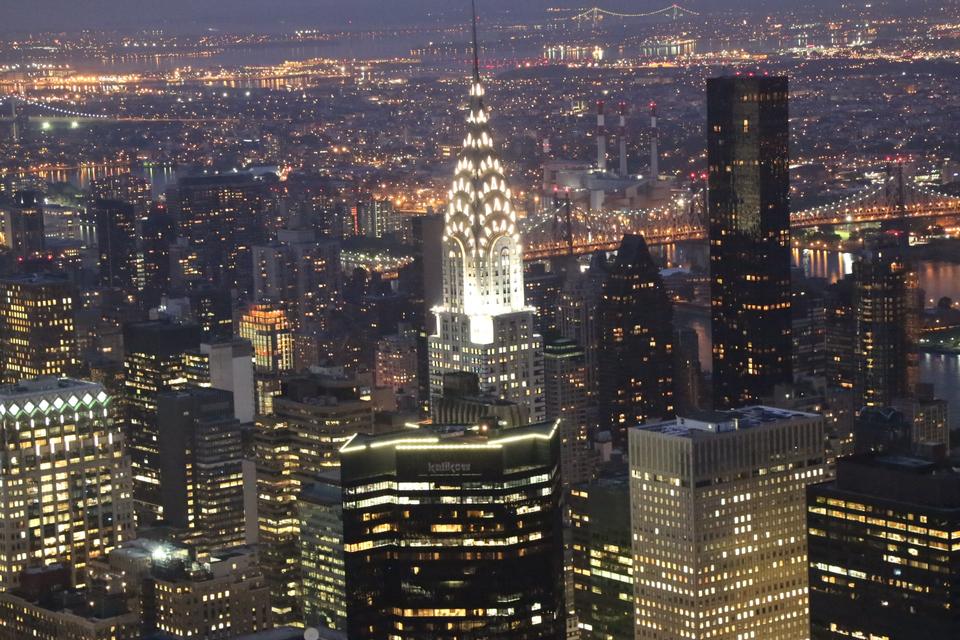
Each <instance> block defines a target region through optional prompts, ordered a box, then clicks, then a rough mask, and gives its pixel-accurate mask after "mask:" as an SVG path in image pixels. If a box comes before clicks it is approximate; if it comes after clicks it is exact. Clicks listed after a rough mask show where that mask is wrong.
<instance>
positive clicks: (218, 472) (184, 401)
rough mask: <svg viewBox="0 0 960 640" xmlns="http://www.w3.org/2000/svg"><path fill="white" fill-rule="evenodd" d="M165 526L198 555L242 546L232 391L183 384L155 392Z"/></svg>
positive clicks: (237, 434)
mask: <svg viewBox="0 0 960 640" xmlns="http://www.w3.org/2000/svg"><path fill="white" fill-rule="evenodd" d="M157 423H158V425H159V429H158V432H159V434H160V435H159V443H158V445H159V446H158V449H159V452H160V499H161V505H162V507H163V516H164V521H165V523H166V524H168V525H170V526H172V527H176V528H178V529H182V530H185V531H186V532H188V541H189V543H190V544H191V546H194V547H195V548H196V549H197V550H198V551H199V552H200V553H202V554H208V553H210V552H211V551H216V550H223V549H227V548H230V547H236V546H240V545H242V544H244V542H245V537H244V513H243V472H242V469H241V461H242V456H243V451H242V442H241V434H240V423H239V422H238V421H237V419H236V418H235V417H234V415H233V394H231V393H230V392H228V391H221V390H219V389H203V388H200V387H188V388H185V389H182V390H180V391H172V392H168V393H163V394H160V395H159V396H157Z"/></svg>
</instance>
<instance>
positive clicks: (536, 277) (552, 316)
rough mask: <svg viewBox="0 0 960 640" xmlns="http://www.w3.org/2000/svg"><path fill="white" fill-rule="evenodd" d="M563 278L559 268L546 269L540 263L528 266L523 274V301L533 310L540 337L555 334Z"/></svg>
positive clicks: (545, 266)
mask: <svg viewBox="0 0 960 640" xmlns="http://www.w3.org/2000/svg"><path fill="white" fill-rule="evenodd" d="M564 277H565V274H564V272H563V269H562V268H561V267H557V268H554V269H547V265H545V264H544V263H542V262H534V263H533V264H531V265H529V266H528V267H527V268H526V271H525V273H524V274H523V288H524V291H525V294H524V300H526V302H527V304H528V305H530V306H531V307H533V308H534V310H535V311H534V312H535V318H536V321H537V331H538V332H540V334H541V335H556V334H557V308H558V305H559V302H560V290H561V288H562V286H563V281H564Z"/></svg>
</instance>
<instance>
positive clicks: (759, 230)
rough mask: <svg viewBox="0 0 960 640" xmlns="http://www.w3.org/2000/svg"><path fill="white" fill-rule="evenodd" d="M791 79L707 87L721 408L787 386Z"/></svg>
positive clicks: (733, 80) (717, 82)
mask: <svg viewBox="0 0 960 640" xmlns="http://www.w3.org/2000/svg"><path fill="white" fill-rule="evenodd" d="M787 104H788V91H787V79H786V78H785V77H767V76H762V77H757V76H736V77H723V78H711V79H710V80H708V81H707V161H708V164H709V188H710V194H709V216H710V221H709V236H710V270H711V274H710V275H711V287H710V298H711V302H710V306H711V325H712V330H713V388H714V405H715V406H716V407H717V408H724V407H734V406H738V405H743V404H746V403H748V402H750V401H753V400H756V399H758V398H760V397H764V396H769V395H770V394H771V393H772V391H773V388H774V386H775V385H777V384H779V383H783V382H790V381H791V379H792V374H791V369H792V365H791V338H790V323H791V318H790V200H789V191H790V174H789V144H788V143H789V135H790V132H789V124H788V107H787Z"/></svg>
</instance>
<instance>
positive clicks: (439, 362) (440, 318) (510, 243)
mask: <svg viewBox="0 0 960 640" xmlns="http://www.w3.org/2000/svg"><path fill="white" fill-rule="evenodd" d="M476 54H477V46H476V42H474V68H473V83H472V85H471V86H470V112H469V115H468V116H467V135H466V137H465V138H464V140H463V149H462V150H461V152H460V156H459V159H458V161H457V169H456V174H455V175H454V179H453V185H452V187H451V189H450V194H449V198H450V204H449V208H448V210H447V214H446V219H445V225H444V233H443V254H444V255H443V268H442V270H443V303H442V304H441V305H440V306H439V307H436V308H434V312H435V313H436V316H437V333H436V334H435V335H433V336H430V339H429V349H430V389H431V391H430V397H431V399H435V398H437V397H438V396H439V395H440V394H441V393H442V389H443V374H444V373H447V372H450V371H468V372H473V373H476V374H477V376H478V377H479V378H480V386H481V389H482V390H483V391H484V392H488V393H494V394H496V395H498V396H500V397H502V398H505V399H508V400H513V401H515V402H518V403H521V404H525V405H527V406H528V407H529V408H530V415H531V420H533V421H538V420H542V419H543V417H544V406H543V356H542V339H541V337H540V335H539V334H537V333H536V324H535V322H536V321H535V318H534V310H533V309H532V308H531V307H528V306H527V305H525V304H524V288H523V250H522V247H521V245H520V231H519V229H518V228H517V215H516V212H515V211H514V210H513V204H512V203H511V199H512V194H511V192H510V189H509V188H508V187H507V182H506V178H505V176H504V167H503V164H502V163H501V162H500V159H499V158H498V157H497V154H496V153H495V151H494V146H493V138H492V137H491V129H490V124H489V115H488V112H487V108H486V106H485V105H484V99H483V96H484V89H483V85H482V84H481V82H480V69H479V65H478V63H477V60H476V58H477V55H476Z"/></svg>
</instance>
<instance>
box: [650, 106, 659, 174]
mask: <svg viewBox="0 0 960 640" xmlns="http://www.w3.org/2000/svg"><path fill="white" fill-rule="evenodd" d="M658 135H659V132H658V131H657V103H656V102H651V103H650V179H651V180H652V181H653V182H654V183H656V181H657V179H658V178H659V177H660V154H658V153H657V136H658Z"/></svg>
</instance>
